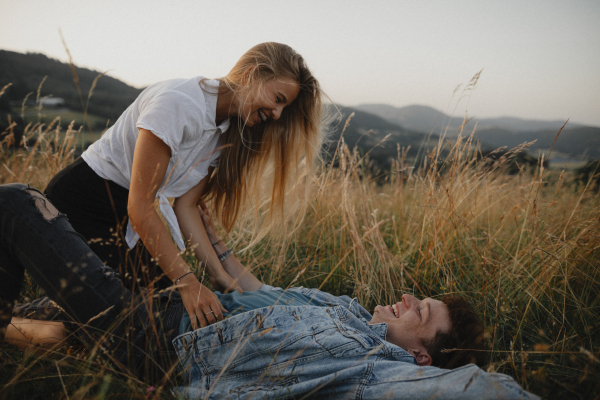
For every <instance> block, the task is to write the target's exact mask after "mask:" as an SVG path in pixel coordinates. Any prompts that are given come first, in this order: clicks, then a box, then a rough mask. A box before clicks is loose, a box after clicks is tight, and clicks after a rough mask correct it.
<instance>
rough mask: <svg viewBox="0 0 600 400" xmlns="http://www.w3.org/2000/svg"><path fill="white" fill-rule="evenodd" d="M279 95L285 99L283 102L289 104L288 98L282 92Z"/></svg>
mask: <svg viewBox="0 0 600 400" xmlns="http://www.w3.org/2000/svg"><path fill="white" fill-rule="evenodd" d="M277 93H279V94H280V95H281V97H283V102H284V103H285V104H287V97H285V94H283V93H281V92H277Z"/></svg>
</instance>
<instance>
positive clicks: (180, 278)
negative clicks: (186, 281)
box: [175, 271, 192, 285]
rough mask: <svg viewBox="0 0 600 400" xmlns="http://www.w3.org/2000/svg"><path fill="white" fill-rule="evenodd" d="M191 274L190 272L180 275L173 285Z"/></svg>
mask: <svg viewBox="0 0 600 400" xmlns="http://www.w3.org/2000/svg"><path fill="white" fill-rule="evenodd" d="M191 273H192V271H190V272H186V273H185V274H183V275H181V276H180V277H179V278H177V279H175V284H176V285H177V284H178V283H179V281H180V280H182V279H183V277H185V276H188V275H189V274H191Z"/></svg>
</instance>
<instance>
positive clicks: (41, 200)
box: [25, 188, 62, 221]
mask: <svg viewBox="0 0 600 400" xmlns="http://www.w3.org/2000/svg"><path fill="white" fill-rule="evenodd" d="M25 190H26V191H27V192H29V194H30V195H31V197H32V199H33V203H34V205H35V206H36V208H37V209H38V210H40V212H41V213H42V216H43V217H44V219H45V220H46V221H52V220H53V219H55V218H56V217H59V216H61V215H62V214H61V213H60V212H59V211H58V210H57V209H56V207H54V205H53V204H52V203H50V201H49V200H48V199H47V198H46V197H45V196H44V195H43V194H42V193H40V192H39V191H38V190H36V189H33V188H27V189H25Z"/></svg>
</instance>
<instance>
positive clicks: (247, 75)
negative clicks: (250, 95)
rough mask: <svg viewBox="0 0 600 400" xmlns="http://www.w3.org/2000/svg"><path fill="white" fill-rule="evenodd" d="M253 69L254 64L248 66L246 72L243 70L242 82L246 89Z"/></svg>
mask: <svg viewBox="0 0 600 400" xmlns="http://www.w3.org/2000/svg"><path fill="white" fill-rule="evenodd" d="M255 69H256V66H254V65H252V66H250V67H248V69H247V70H246V72H244V75H243V76H242V83H243V84H244V86H245V87H246V89H248V86H250V77H251V76H252V74H253V73H254V70H255Z"/></svg>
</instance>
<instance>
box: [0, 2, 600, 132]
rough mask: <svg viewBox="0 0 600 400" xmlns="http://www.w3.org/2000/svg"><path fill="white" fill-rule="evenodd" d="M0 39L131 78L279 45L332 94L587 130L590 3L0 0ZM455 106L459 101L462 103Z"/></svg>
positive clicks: (595, 34) (598, 6)
mask: <svg viewBox="0 0 600 400" xmlns="http://www.w3.org/2000/svg"><path fill="white" fill-rule="evenodd" d="M0 5H1V6H0V10H1V13H0V48H1V49H4V50H12V51H18V52H40V53H44V54H46V55H48V56H49V57H52V58H56V59H58V60H61V61H67V60H68V57H67V54H66V52H65V49H64V47H63V45H62V42H61V39H60V35H59V29H60V30H62V34H63V36H64V39H65V42H66V44H67V46H68V48H69V50H70V52H71V54H72V56H73V60H74V62H75V64H76V65H78V66H81V67H87V68H90V69H95V70H98V71H102V72H104V71H110V72H109V75H111V76H113V77H115V78H118V79H121V80H123V81H125V82H127V83H129V84H131V85H133V86H136V87H144V86H147V85H149V84H152V83H155V82H158V81H161V80H164V79H169V78H176V77H181V78H185V77H192V76H196V75H204V76H207V77H219V76H223V75H225V74H226V73H227V72H228V71H229V69H230V68H231V67H232V66H233V64H234V63H235V61H236V60H237V59H238V58H239V57H240V55H241V54H242V53H244V52H245V51H246V50H247V49H249V48H250V47H252V46H253V45H255V44H257V43H260V42H264V41H277V42H282V43H287V44H289V45H290V46H292V47H293V48H294V49H296V50H297V51H298V52H299V53H300V54H302V55H303V56H304V58H305V59H306V61H307V63H308V65H309V67H310V68H311V69H312V71H313V73H314V74H315V76H317V78H318V79H319V80H320V82H321V84H322V86H323V87H324V89H325V91H326V92H327V93H328V95H329V96H330V97H331V99H332V100H333V101H335V102H336V103H340V104H343V105H356V104H362V103H385V104H390V105H393V106H398V107H401V106H406V105H411V104H421V105H429V106H432V107H435V108H437V109H439V110H442V111H446V112H449V113H452V111H453V110H454V109H455V105H456V100H457V96H455V97H453V92H454V90H455V88H456V87H457V86H458V85H459V84H463V85H464V84H466V83H468V82H469V80H470V79H471V77H472V76H473V75H474V74H475V73H477V72H478V71H480V70H483V72H482V74H481V78H480V80H479V82H478V85H477V87H476V89H475V91H474V92H473V93H472V96H471V98H470V100H469V99H467V98H464V99H463V100H462V101H461V102H460V103H459V104H458V107H457V108H456V111H455V112H454V113H455V114H458V115H463V114H464V112H465V108H467V107H468V113H469V115H470V116H477V117H498V116H514V117H520V118H530V119H552V120H556V119H558V120H566V119H567V118H570V119H571V120H572V121H574V122H578V123H583V124H590V125H594V126H600V23H599V22H598V21H600V1H598V0H570V1H558V0H545V1H527V2H524V1H512V0H511V1H502V2H500V1H482V0H478V1H474V0H473V1H412V0H411V1H399V0H388V1H365V0H363V1H354V0H345V1H327V0H320V1H312V0H303V1H267V0H261V1H250V0H248V1H232V0H230V1H198V0H194V1H164V0H162V1H157V0H144V1H141V0H132V1H127V0H103V1H97V0H96V1H88V0H76V1H75V0H54V1H47V0H18V1H15V0H0ZM467 103H468V104H467Z"/></svg>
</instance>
